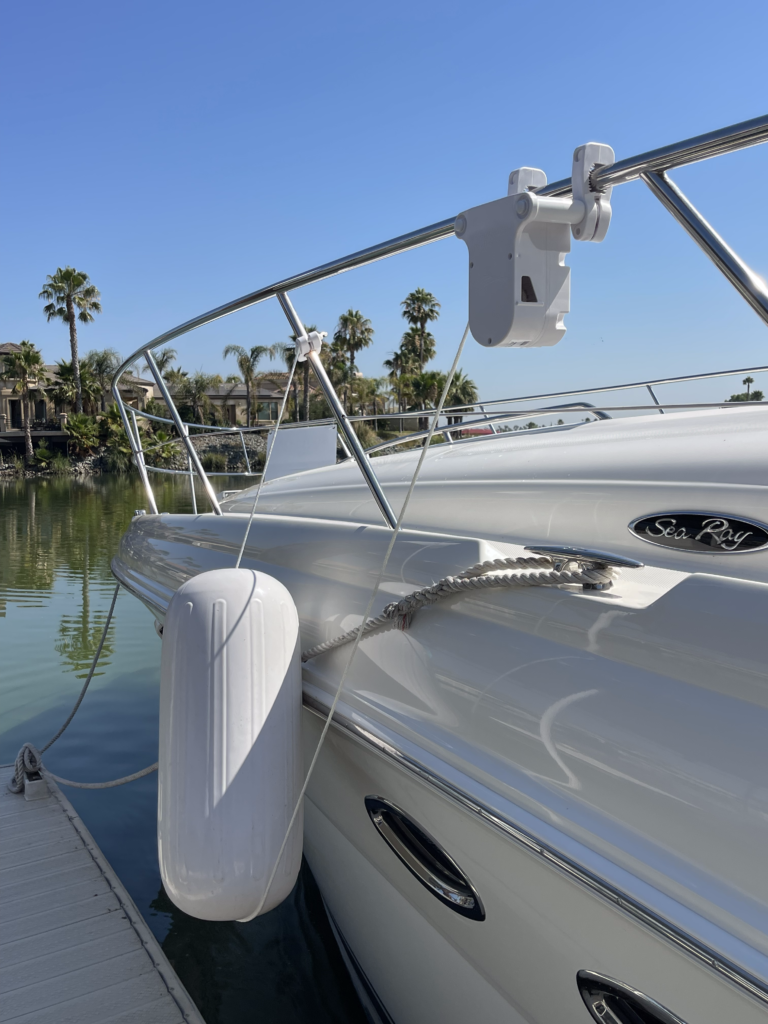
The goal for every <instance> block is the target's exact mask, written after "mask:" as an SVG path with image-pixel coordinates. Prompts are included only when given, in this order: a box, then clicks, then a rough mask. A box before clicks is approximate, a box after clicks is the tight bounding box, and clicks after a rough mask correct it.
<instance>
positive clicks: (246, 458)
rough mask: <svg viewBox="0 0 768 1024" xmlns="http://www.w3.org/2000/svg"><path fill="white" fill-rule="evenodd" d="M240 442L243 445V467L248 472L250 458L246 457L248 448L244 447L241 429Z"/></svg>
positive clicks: (249, 470)
mask: <svg viewBox="0 0 768 1024" xmlns="http://www.w3.org/2000/svg"><path fill="white" fill-rule="evenodd" d="M240 442H241V444H242V446H243V455H244V456H245V468H246V469H247V471H248V473H250V472H251V460H250V459H249V458H248V449H247V448H246V447H245V434H244V433H243V432H242V430H241V431H240Z"/></svg>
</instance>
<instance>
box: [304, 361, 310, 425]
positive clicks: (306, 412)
mask: <svg viewBox="0 0 768 1024" xmlns="http://www.w3.org/2000/svg"><path fill="white" fill-rule="evenodd" d="M304 419H305V421H306V420H308V419H309V360H308V359H305V360H304Z"/></svg>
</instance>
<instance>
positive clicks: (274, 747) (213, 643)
mask: <svg viewBox="0 0 768 1024" xmlns="http://www.w3.org/2000/svg"><path fill="white" fill-rule="evenodd" d="M300 716H301V662H300V645H299V617H298V614H297V611H296V606H295V604H294V603H293V599H292V597H291V595H290V594H289V592H288V591H287V590H286V588H285V587H284V586H283V584H282V583H280V582H279V581H278V580H276V579H274V578H273V577H271V576H268V575H267V574H266V573H263V572H254V571H253V570H250V569H217V570H215V571H213V572H204V573H201V574H200V575H199V576H195V577H193V578H192V579H190V580H188V581H187V582H186V583H184V584H183V585H182V586H181V587H179V589H178V591H177V592H176V594H175V595H174V597H173V599H172V600H171V603H170V606H169V608H168V612H167V615H166V619H165V628H164V631H163V654H162V668H161V681H160V749H159V758H158V760H159V778H158V787H159V792H158V810H157V838H158V852H159V857H160V871H161V875H162V879H163V884H164V886H165V889H166V892H167V893H168V895H169V896H170V898H171V899H172V900H173V902H174V903H175V904H176V906H177V907H179V909H180V910H183V911H184V912H185V913H187V914H190V915H192V916H193V917H197V918H202V919H203V920H206V921H232V920H248V919H249V918H251V917H254V916H255V915H256V914H257V913H266V912H267V911H268V910H271V909H272V908H273V907H275V906H277V904H278V903H280V902H281V901H282V900H283V899H285V897H286V896H287V895H288V894H289V893H290V891H291V889H292V888H293V885H294V883H295V881H296V877H297V875H298V872H299V867H300V865H301V853H302V833H303V821H302V814H301V813H300V814H299V815H298V816H297V819H296V821H295V823H294V825H293V828H292V830H291V835H290V837H289V840H288V843H287V845H286V848H285V851H284V852H283V855H282V858H281V862H280V865H279V867H278V870H277V872H276V873H275V877H274V880H273V882H272V885H271V887H270V889H269V892H268V893H267V898H266V900H264V894H265V891H266V888H267V883H268V881H269V877H270V875H271V874H272V869H273V867H274V865H275V862H276V860H277V857H278V854H279V851H280V846H281V844H282V842H283V839H284V837H285V834H286V830H287V828H288V823H289V821H290V818H291V814H292V813H293V809H294V807H295V805H296V801H297V799H298V796H299V791H300V789H301V784H302V781H303V779H302V758H301V737H300V725H301V719H300ZM262 901H264V902H263V905H262Z"/></svg>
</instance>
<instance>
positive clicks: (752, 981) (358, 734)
mask: <svg viewBox="0 0 768 1024" xmlns="http://www.w3.org/2000/svg"><path fill="white" fill-rule="evenodd" d="M304 707H305V708H306V709H307V710H308V711H310V712H312V713H313V714H315V715H317V716H318V717H319V718H322V719H323V720H325V719H326V718H327V717H328V707H327V706H326V705H325V704H323V702H322V701H320V700H318V699H317V697H315V696H314V695H312V694H309V693H307V691H306V690H305V691H304ZM331 724H332V726H334V727H335V728H336V729H340V730H342V731H343V732H346V733H348V734H349V735H350V736H352V737H353V738H354V739H356V740H358V741H359V742H362V743H365V744H367V745H368V746H370V747H373V748H374V749H375V750H376V751H377V752H378V753H380V754H382V755H383V756H384V757H387V758H389V759H390V760H391V761H392V762H393V763H394V764H396V765H397V766H398V767H399V768H402V769H403V770H404V771H406V772H408V773H409V774H411V775H413V776H415V777H416V778H418V779H419V780H420V781H421V782H424V783H426V784H427V785H428V786H432V787H434V788H435V789H437V790H439V791H440V792H441V793H442V794H443V795H444V796H447V797H448V798H449V799H451V800H453V801H454V802H455V803H457V804H458V805H459V806H460V807H462V808H463V809H464V810H466V811H469V813H470V814H473V815H474V816H475V817H477V818H480V819H481V821H483V822H484V823H485V824H486V825H489V826H490V827H491V828H493V829H494V830H495V831H497V832H499V833H501V835H503V836H505V837H506V838H507V839H512V840H513V841H514V842H516V843H519V844H520V845H521V846H524V847H525V848H526V849H527V850H530V851H531V852H533V853H535V854H538V856H540V857H542V858H543V859H544V860H546V861H547V862H548V863H550V864H551V865H552V866H553V867H556V868H559V869H560V870H561V871H564V872H565V873H566V874H567V875H570V877H571V878H573V879H574V880H575V881H577V882H580V883H581V884H582V885H585V886H586V887H587V888H588V889H590V890H591V891H592V892H594V893H596V894H597V895H598V896H602V897H603V898H604V899H606V900H608V901H609V902H610V903H612V904H613V905H614V906H617V907H618V908H619V909H620V910H623V911H625V912H626V913H627V914H629V915H630V916H631V917H633V918H634V919H635V920H636V921H639V922H640V923H641V924H644V925H645V926H646V927H648V928H650V929H651V930H652V931H654V932H655V933H656V934H657V935H660V936H661V937H662V938H665V939H667V940H668V941H669V942H672V943H673V944H674V945H675V946H677V947H678V948H679V949H682V950H683V951H684V952H686V953H688V954H690V955H691V956H692V957H694V958H695V959H696V960H698V961H699V962H700V963H703V964H705V965H706V966H707V967H710V968H712V969H713V970H715V971H717V973H718V974H721V975H722V976H723V977H724V978H726V979H727V980H728V981H731V982H732V983H733V984H734V985H737V986H738V987H739V988H740V989H742V990H743V991H744V992H746V993H748V994H749V995H751V996H754V997H755V998H757V999H759V1000H760V1002H761V1003H763V1004H764V1005H766V1006H768V984H766V983H765V982H763V981H761V980H760V979H759V978H757V977H755V976H754V975H752V974H750V973H749V972H748V971H745V970H744V969H743V968H742V967H739V966H738V965H737V964H735V963H732V962H731V961H730V960H727V959H726V958H725V957H723V956H721V955H720V954H719V953H716V952H715V951H714V950H713V949H710V948H709V946H706V945H705V944H704V943H702V942H700V941H699V940H698V939H696V938H694V937H693V936H692V935H689V934H688V933H687V932H684V931H683V930H682V929H681V928H678V927H677V926H676V925H674V924H672V923H671V922H669V921H666V920H665V919H664V918H662V917H661V916H660V915H659V914H657V913H655V911H653V910H650V909H649V908H648V907H645V906H643V904H641V903H640V902H639V901H638V900H635V899H634V898H633V897H631V896H629V895H628V894H627V893H625V892H622V891H621V890H620V889H617V888H616V887H615V886H613V885H611V884H610V883H609V882H606V881H604V880H603V879H601V878H599V877H598V876H597V875H595V874H594V873H593V872H591V871H589V870H588V869H587V868H584V867H582V866H581V865H580V864H577V863H576V862H575V861H573V860H571V859H570V858H569V857H566V856H565V855H564V854H562V853H560V852H559V851H558V850H555V849H553V848H552V847H550V846H548V845H547V844H546V843H543V842H542V841H541V840H540V839H537V838H536V837H535V836H533V835H532V834H530V833H529V832H527V831H526V830H525V829H522V828H521V827H520V826H519V825H516V824H514V823H513V822H511V821H509V820H508V819H506V818H504V817H502V816H501V815H499V814H498V813H497V812H496V811H493V810H491V809H490V808H489V807H486V806H485V805H484V804H481V803H478V802H477V801H476V800H473V799H472V798H471V797H469V796H468V795H467V794H466V793H464V792H462V790H460V789H458V788H457V787H456V786H454V785H453V783H451V782H449V781H448V780H447V779H444V778H441V777H440V776H439V775H437V774H435V773H434V772H433V771H431V770H430V769H429V768H427V767H426V766H425V765H423V764H420V763H419V762H418V761H416V760H414V759H413V758H412V757H410V756H409V755H408V754H405V753H404V752H403V751H401V750H398V749H397V747H395V746H393V745H392V744H391V743H387V742H386V740H384V739H382V738H381V737H380V736H377V735H376V734H375V733H374V732H371V731H369V730H367V729H365V728H363V726H361V725H359V724H358V723H357V722H354V721H352V720H351V719H350V718H348V717H347V716H346V715H343V714H341V713H340V712H339V710H338V708H337V710H336V712H335V714H334V716H333V721H332V723H331Z"/></svg>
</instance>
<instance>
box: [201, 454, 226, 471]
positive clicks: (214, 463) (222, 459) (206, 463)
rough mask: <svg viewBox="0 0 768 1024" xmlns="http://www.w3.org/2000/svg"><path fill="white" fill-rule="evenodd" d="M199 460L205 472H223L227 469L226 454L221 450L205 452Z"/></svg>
mask: <svg viewBox="0 0 768 1024" xmlns="http://www.w3.org/2000/svg"><path fill="white" fill-rule="evenodd" d="M200 462H201V463H202V466H203V469H204V470H205V471H206V473H225V472H226V470H227V456H226V455H222V454H221V452H207V453H206V454H205V455H204V456H203V457H202V459H201V460H200Z"/></svg>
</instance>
